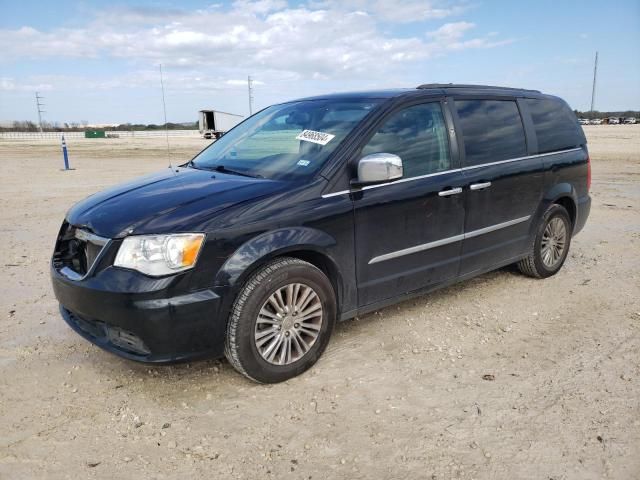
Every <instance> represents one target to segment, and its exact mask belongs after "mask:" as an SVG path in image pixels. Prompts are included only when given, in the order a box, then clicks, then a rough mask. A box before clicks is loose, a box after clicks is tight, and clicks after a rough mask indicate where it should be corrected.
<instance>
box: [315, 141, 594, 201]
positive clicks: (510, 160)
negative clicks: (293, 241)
mask: <svg viewBox="0 0 640 480" xmlns="http://www.w3.org/2000/svg"><path fill="white" fill-rule="evenodd" d="M578 150H582V147H575V148H569V149H568V150H558V151H557V152H548V153H538V154H536V155H528V156H526V157H517V158H510V159H508V160H500V161H498V162H490V163H483V164H481V165H472V166H470V167H462V168H454V169H452V170H445V171H443V172H436V173H429V174H427V175H420V176H419V177H411V178H402V179H400V180H396V181H395V182H387V183H380V184H378V185H367V186H366V187H362V188H361V189H359V190H355V192H359V191H362V190H370V189H372V188H380V187H386V186H387V185H394V184H396V183H404V182H412V181H414V180H422V179H423V178H429V177H435V176H438V175H445V174H447V173H456V172H466V171H467V170H475V169H476V168H481V167H490V166H493V165H501V164H503V163H510V162H519V161H521V160H530V159H532V158H540V157H548V156H551V155H560V154H561V153H569V152H575V151H578ZM352 192H354V190H340V191H339V192H331V193H325V194H324V195H322V198H330V197H335V196H338V195H346V194H349V193H352Z"/></svg>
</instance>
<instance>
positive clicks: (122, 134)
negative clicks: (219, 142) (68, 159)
mask: <svg viewBox="0 0 640 480" xmlns="http://www.w3.org/2000/svg"><path fill="white" fill-rule="evenodd" d="M106 133H107V136H114V137H118V138H149V137H164V136H165V135H166V134H167V133H166V132H165V131H164V130H129V131H107V132H106ZM62 135H64V138H66V139H77V138H82V139H84V132H42V133H40V132H0V140H2V139H13V140H16V139H17V140H20V139H22V140H47V139H49V140H50V139H59V138H60V137H61V136H62ZM169 136H170V137H198V136H200V132H198V130H169Z"/></svg>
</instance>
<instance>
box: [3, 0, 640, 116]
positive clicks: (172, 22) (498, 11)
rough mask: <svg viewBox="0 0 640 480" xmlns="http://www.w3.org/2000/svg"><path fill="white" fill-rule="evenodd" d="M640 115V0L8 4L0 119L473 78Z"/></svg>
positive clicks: (266, 101) (170, 109) (265, 101)
mask: <svg viewBox="0 0 640 480" xmlns="http://www.w3.org/2000/svg"><path fill="white" fill-rule="evenodd" d="M596 51H598V52H599V64H598V83H597V91H596V100H595V106H596V109H597V110H601V111H612V110H626V109H635V110H640V0H616V1H610V2H605V1H602V0H582V1H578V0H567V1H562V0H536V1H531V2H525V1H515V0H477V1H476V0H441V1H439V0H433V1H431V0H307V1H294V0H289V1H287V0H257V1H249V0H236V1H218V2H215V3H212V2H200V1H195V0H159V1H138V2H135V1H129V2H122V1H119V0H110V1H107V2H105V1H103V0H101V1H91V0H84V1H77V2H65V1H58V2H51V1H30V0H22V1H14V0H0V121H7V120H36V119H37V110H36V102H35V96H34V95H35V92H36V91H38V92H40V94H41V95H42V96H43V97H44V100H43V102H44V104H45V107H44V109H45V113H44V115H43V117H44V120H47V121H52V122H55V121H58V122H81V121H87V122H89V123H127V122H130V123H139V122H140V123H163V121H164V120H163V109H162V92H161V88H160V75H159V65H160V64H162V68H163V72H164V85H165V95H166V107H167V117H168V121H170V122H171V121H173V122H187V121H195V120H196V119H197V112H198V110H200V109H206V108H210V109H216V110H222V111H227V112H232V113H238V114H241V115H246V114H247V113H248V110H249V105H248V95H247V76H248V75H251V76H252V78H253V79H254V111H256V110H257V109H260V108H263V107H265V106H268V105H270V104H273V103H277V102H282V101H286V100H291V99H295V98H300V97H305V96H310V95H317V94H322V93H329V92H338V91H357V90H369V89H379V88H398V87H404V88H407V87H408V88H413V87H415V86H417V85H419V84H421V83H449V82H454V83H480V84H490V85H503V86H514V87H522V88H533V89H539V90H542V91H543V92H545V93H551V94H554V95H559V96H561V97H563V98H564V99H565V100H567V101H568V102H569V104H570V105H571V106H572V107H573V108H576V109H579V110H588V109H589V104H590V101H591V84H592V77H593V61H594V55H595V52H596Z"/></svg>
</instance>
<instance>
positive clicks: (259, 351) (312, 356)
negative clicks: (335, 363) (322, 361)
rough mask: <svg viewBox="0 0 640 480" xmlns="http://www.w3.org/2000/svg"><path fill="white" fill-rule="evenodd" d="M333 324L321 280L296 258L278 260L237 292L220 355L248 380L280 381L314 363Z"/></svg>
mask: <svg viewBox="0 0 640 480" xmlns="http://www.w3.org/2000/svg"><path fill="white" fill-rule="evenodd" d="M335 321H336V300H335V294H334V291H333V287H332V286H331V282H330V281H329V279H328V278H327V277H326V275H325V274H324V273H323V272H322V271H321V270H319V269H318V268H316V267H315V266H313V265H311V264H310V263H307V262H304V261H302V260H299V259H297V258H289V257H283V258H278V259H276V260H273V261H271V262H270V263H268V264H266V265H265V266H264V267H262V268H261V269H260V270H258V271H257V272H256V273H255V274H254V275H252V276H251V278H249V280H248V281H247V282H246V283H245V285H244V286H243V288H242V290H241V291H240V293H239V295H238V297H237V299H236V301H235V303H234V305H233V309H232V312H231V316H230V318H229V324H228V326H227V338H226V343H225V355H226V357H227V359H228V360H229V363H231V365H233V367H234V368H235V369H236V370H238V371H239V372H240V373H242V374H243V375H245V376H247V377H248V378H250V379H252V380H255V381H257V382H261V383H276V382H282V381H284V380H288V379H289V378H292V377H295V376H296V375H299V374H301V373H302V372H304V371H305V370H307V369H309V368H310V367H311V366H312V365H313V364H314V363H316V361H317V360H318V358H319V357H320V355H321V354H322V352H323V351H324V349H325V348H326V346H327V343H328V342H329V338H330V336H331V333H332V331H333V327H334V325H335Z"/></svg>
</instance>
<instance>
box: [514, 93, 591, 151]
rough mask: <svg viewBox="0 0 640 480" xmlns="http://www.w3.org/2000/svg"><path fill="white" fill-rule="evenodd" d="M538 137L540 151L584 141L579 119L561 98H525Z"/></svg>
mask: <svg viewBox="0 0 640 480" xmlns="http://www.w3.org/2000/svg"><path fill="white" fill-rule="evenodd" d="M525 102H526V103H527V106H528V107H529V112H531V119H532V120H533V125H534V127H535V130H536V136H537V137H538V151H539V152H540V153H545V152H553V151H554V150H562V149H566V148H572V147H576V146H578V145H581V144H582V143H584V137H583V136H582V131H581V129H580V126H579V125H578V119H577V118H576V116H575V114H574V113H573V112H572V111H571V110H570V109H569V107H568V106H567V105H566V104H565V103H564V102H561V101H560V100H552V99H534V98H528V99H526V100H525Z"/></svg>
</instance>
